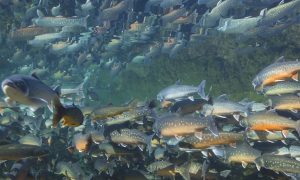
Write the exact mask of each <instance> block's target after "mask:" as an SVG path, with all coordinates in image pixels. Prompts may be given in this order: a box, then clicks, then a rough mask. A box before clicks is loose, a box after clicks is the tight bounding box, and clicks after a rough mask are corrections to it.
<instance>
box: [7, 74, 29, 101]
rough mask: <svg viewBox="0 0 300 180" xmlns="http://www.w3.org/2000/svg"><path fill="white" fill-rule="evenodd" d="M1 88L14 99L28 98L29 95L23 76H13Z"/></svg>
mask: <svg viewBox="0 0 300 180" xmlns="http://www.w3.org/2000/svg"><path fill="white" fill-rule="evenodd" d="M1 87H2V91H3V93H4V94H5V95H6V96H8V97H10V98H12V99H17V98H18V97H24V96H28V94H29V88H28V84H27V83H26V81H25V80H24V79H23V78H22V76H18V75H13V76H10V77H8V78H6V79H5V80H4V81H3V82H2V84H1Z"/></svg>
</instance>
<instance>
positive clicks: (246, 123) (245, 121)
mask: <svg viewBox="0 0 300 180" xmlns="http://www.w3.org/2000/svg"><path fill="white" fill-rule="evenodd" d="M240 125H241V126H242V127H248V121H247V118H243V119H241V120H240Z"/></svg>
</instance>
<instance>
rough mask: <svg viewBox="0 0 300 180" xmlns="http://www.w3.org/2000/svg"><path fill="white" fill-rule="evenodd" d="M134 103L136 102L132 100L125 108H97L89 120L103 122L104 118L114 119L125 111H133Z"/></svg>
mask: <svg viewBox="0 0 300 180" xmlns="http://www.w3.org/2000/svg"><path fill="white" fill-rule="evenodd" d="M136 103H137V101H135V100H133V101H132V102H130V103H129V104H128V105H127V106H107V107H102V108H97V109H95V110H93V111H92V113H91V118H92V119H93V120H103V119H106V118H110V117H114V116H116V115H120V114H122V113H124V112H126V111H130V110H133V109H134V108H135V107H136Z"/></svg>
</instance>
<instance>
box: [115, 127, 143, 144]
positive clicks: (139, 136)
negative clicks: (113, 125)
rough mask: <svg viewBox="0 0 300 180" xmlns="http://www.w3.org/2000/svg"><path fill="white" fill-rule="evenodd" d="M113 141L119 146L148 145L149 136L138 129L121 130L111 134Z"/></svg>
mask: <svg viewBox="0 0 300 180" xmlns="http://www.w3.org/2000/svg"><path fill="white" fill-rule="evenodd" d="M110 138H111V141H112V142H114V143H119V144H147V136H146V135H145V134H144V133H143V132H141V131H139V130H137V129H127V128H126V129H121V130H119V131H118V130H115V131H113V132H111V133H110Z"/></svg>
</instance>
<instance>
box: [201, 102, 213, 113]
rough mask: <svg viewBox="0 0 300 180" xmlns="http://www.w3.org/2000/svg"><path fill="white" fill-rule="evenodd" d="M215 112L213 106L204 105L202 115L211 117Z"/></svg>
mask: <svg viewBox="0 0 300 180" xmlns="http://www.w3.org/2000/svg"><path fill="white" fill-rule="evenodd" d="M213 110H214V108H213V106H212V105H210V104H204V105H203V108H202V111H201V113H202V114H203V115H204V116H209V115H212V114H213Z"/></svg>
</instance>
